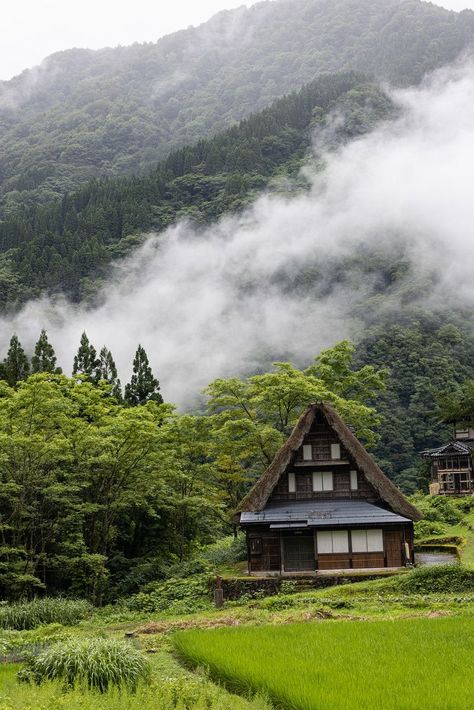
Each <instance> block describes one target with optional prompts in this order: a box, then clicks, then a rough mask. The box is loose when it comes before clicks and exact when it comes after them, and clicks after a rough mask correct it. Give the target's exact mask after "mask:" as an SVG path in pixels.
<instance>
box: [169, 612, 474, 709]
mask: <svg viewBox="0 0 474 710" xmlns="http://www.w3.org/2000/svg"><path fill="white" fill-rule="evenodd" d="M174 643H175V646H176V649H177V650H178V652H179V653H180V655H182V657H184V658H185V659H186V660H187V661H188V662H189V663H190V664H191V665H193V666H206V667H208V668H209V670H210V672H211V676H212V677H213V678H214V679H218V680H220V681H223V682H225V683H226V684H227V685H228V686H230V687H231V688H232V689H234V690H246V691H248V690H249V689H251V690H253V691H263V692H266V693H267V694H268V696H269V697H270V699H271V700H273V701H275V702H276V703H277V704H281V705H282V706H283V707H286V708H292V709H293V710H314V709H315V708H324V710H356V709H358V708H370V709H371V710H399V709H400V708H403V710H419V709H420V708H430V710H446V709H447V708H449V709H450V710H466V708H468V707H472V698H473V694H474V674H473V673H472V659H473V657H474V619H473V618H470V617H460V618H458V617H453V618H436V619H426V618H425V619H404V620H400V621H397V622H392V621H390V622H387V621H374V622H367V623H361V622H351V621H337V622H326V623H315V624H311V623H306V624H288V625H282V626H263V627H240V628H222V629H213V630H208V631H202V630H196V631H195V630H193V631H182V632H178V633H177V634H176V635H175V636H174Z"/></svg>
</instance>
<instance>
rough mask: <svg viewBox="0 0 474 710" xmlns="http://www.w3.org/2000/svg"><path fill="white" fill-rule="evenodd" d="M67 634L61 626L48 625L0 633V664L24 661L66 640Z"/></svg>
mask: <svg viewBox="0 0 474 710" xmlns="http://www.w3.org/2000/svg"><path fill="white" fill-rule="evenodd" d="M69 633H70V631H67V630H66V629H65V628H64V626H61V624H49V625H47V626H40V627H39V628H36V629H31V630H29V631H12V630H8V631H1V632H0V663H3V662H10V663H16V662H19V661H22V660H25V658H27V657H28V656H31V655H32V654H38V653H39V652H40V651H42V650H43V649H44V648H46V647H47V646H50V645H51V644H52V643H54V642H55V641H59V640H60V639H65V638H67V636H68V634H69Z"/></svg>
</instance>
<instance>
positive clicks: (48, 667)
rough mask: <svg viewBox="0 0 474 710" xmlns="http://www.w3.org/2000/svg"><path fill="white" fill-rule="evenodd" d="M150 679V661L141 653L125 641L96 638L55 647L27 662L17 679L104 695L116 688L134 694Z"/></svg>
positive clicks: (60, 644) (59, 643) (57, 644)
mask: <svg viewBox="0 0 474 710" xmlns="http://www.w3.org/2000/svg"><path fill="white" fill-rule="evenodd" d="M149 675H150V665H149V661H148V659H147V658H146V656H145V655H144V653H142V651H139V650H138V649H136V648H134V647H133V646H132V645H131V644H129V643H127V642H126V641H117V640H115V639H101V638H97V639H68V640H66V641H60V642H58V643H55V644H54V645H52V646H50V647H49V648H47V649H46V650H44V651H43V652H42V653H40V654H39V655H38V656H35V657H32V658H30V659H29V661H28V663H27V664H26V666H25V667H24V668H23V669H22V670H21V671H19V673H18V679H19V680H20V681H23V682H29V683H31V682H33V683H35V684H36V685H41V684H42V683H44V682H46V681H59V682H61V683H62V685H63V686H64V689H68V690H71V689H73V688H76V689H77V688H79V689H81V690H97V691H99V692H100V693H106V692H107V691H108V690H109V689H111V688H114V687H115V688H119V689H122V688H123V689H126V690H128V691H129V692H131V693H134V692H136V690H137V687H138V684H139V682H140V681H141V680H147V679H148V678H149Z"/></svg>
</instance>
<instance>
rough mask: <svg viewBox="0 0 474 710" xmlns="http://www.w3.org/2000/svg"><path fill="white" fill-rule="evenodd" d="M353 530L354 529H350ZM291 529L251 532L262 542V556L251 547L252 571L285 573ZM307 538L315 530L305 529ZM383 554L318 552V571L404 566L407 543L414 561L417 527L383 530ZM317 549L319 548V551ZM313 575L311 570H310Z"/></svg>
mask: <svg viewBox="0 0 474 710" xmlns="http://www.w3.org/2000/svg"><path fill="white" fill-rule="evenodd" d="M348 529H350V528H348ZM291 534H292V532H291V531H289V530H281V531H272V530H268V529H264V530H262V529H261V528H258V527H254V528H251V529H249V530H247V538H248V541H249V543H250V538H260V539H261V550H262V551H261V553H260V554H251V553H250V544H249V556H248V561H249V572H252V573H259V572H262V573H263V572H273V573H275V572H281V571H282V572H284V571H285V570H283V569H282V567H281V564H282V560H281V555H282V552H281V550H282V538H283V537H286V536H288V535H291ZM303 534H304V535H305V536H313V535H314V534H315V532H314V531H313V530H311V531H310V530H305V531H304V533H303ZM383 542H384V551H383V552H349V553H337V554H332V555H331V554H324V555H317V554H316V552H315V560H316V569H320V570H330V569H363V568H374V567H402V566H403V565H404V564H405V549H404V546H405V542H407V543H408V546H409V549H410V556H411V561H413V526H412V525H405V526H400V527H397V528H393V527H391V528H383ZM315 549H316V548H315ZM308 572H309V570H308Z"/></svg>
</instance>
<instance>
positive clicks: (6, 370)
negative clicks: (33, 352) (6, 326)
mask: <svg viewBox="0 0 474 710" xmlns="http://www.w3.org/2000/svg"><path fill="white" fill-rule="evenodd" d="M29 374H30V363H29V362H28V358H27V357H26V353H25V351H24V350H23V348H22V347H21V343H20V341H19V340H18V337H17V336H16V335H13V336H12V338H11V340H10V347H9V349H8V353H7V356H6V358H5V359H4V361H3V362H2V364H1V365H0V376H1V378H2V380H6V381H7V382H8V384H9V385H10V387H14V386H15V385H16V384H17V382H19V381H20V380H26V378H27V377H28V375H29Z"/></svg>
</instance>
